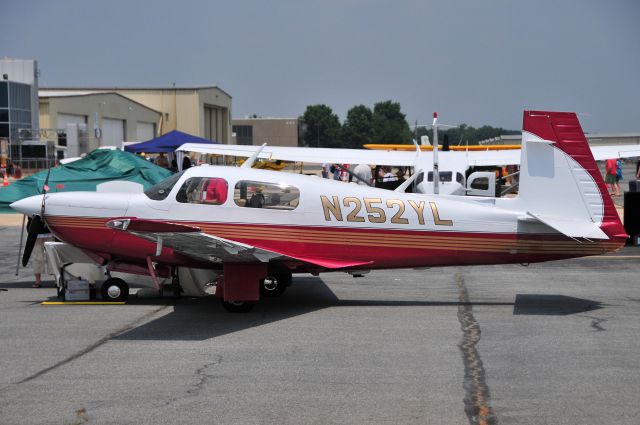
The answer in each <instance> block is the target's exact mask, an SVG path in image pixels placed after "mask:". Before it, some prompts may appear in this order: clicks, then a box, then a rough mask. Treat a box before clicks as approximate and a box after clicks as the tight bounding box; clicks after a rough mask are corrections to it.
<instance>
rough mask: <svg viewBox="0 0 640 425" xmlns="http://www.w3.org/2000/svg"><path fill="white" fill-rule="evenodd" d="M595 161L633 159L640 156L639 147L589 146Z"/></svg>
mask: <svg viewBox="0 0 640 425" xmlns="http://www.w3.org/2000/svg"><path fill="white" fill-rule="evenodd" d="M591 152H592V153H593V157H594V159H595V160H596V161H604V160H605V159H609V158H633V157H636V156H640V145H611V146H591Z"/></svg>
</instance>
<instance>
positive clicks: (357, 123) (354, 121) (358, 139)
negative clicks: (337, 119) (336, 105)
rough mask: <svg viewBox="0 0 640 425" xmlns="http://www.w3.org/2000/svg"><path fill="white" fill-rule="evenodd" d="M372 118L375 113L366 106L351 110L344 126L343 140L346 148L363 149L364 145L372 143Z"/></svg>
mask: <svg viewBox="0 0 640 425" xmlns="http://www.w3.org/2000/svg"><path fill="white" fill-rule="evenodd" d="M372 118H373V112H371V109H369V108H368V107H366V106H365V105H358V106H354V107H353V108H351V109H349V111H348V112H347V119H346V120H345V121H344V124H343V125H342V140H343V141H344V147H345V148H353V149H362V145H365V144H367V143H371V140H372V136H373V130H372V126H371V121H372Z"/></svg>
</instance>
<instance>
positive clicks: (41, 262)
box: [27, 219, 54, 288]
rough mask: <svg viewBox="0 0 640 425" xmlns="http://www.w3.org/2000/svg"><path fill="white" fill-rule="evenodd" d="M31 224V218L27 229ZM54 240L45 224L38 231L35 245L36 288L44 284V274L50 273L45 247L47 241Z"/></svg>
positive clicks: (34, 268)
mask: <svg viewBox="0 0 640 425" xmlns="http://www.w3.org/2000/svg"><path fill="white" fill-rule="evenodd" d="M30 226H31V219H29V221H28V222H27V229H29V227H30ZM52 241H54V238H53V234H51V231H50V230H49V228H48V227H47V225H46V224H43V226H42V229H40V231H39V232H38V237H37V238H36V243H35V245H34V246H33V274H34V275H35V278H36V281H35V283H34V284H33V285H31V286H32V287H34V288H40V287H41V286H42V275H43V274H49V273H48V264H47V253H46V251H45V249H44V244H45V242H52Z"/></svg>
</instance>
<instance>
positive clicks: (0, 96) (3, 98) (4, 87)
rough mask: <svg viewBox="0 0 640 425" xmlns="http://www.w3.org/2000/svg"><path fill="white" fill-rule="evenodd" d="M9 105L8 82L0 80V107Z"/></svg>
mask: <svg viewBox="0 0 640 425" xmlns="http://www.w3.org/2000/svg"><path fill="white" fill-rule="evenodd" d="M7 107H9V83H8V82H7V81H0V108H7Z"/></svg>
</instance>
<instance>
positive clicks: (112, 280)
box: [100, 277, 129, 302]
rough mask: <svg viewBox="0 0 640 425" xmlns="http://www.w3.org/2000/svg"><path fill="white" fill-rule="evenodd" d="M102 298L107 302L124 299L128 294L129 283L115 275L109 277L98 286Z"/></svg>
mask: <svg viewBox="0 0 640 425" xmlns="http://www.w3.org/2000/svg"><path fill="white" fill-rule="evenodd" d="M100 293H101V294H102V299H103V300H104V301H109V302H118V301H119V302H122V301H126V299H127V297H128V296H129V285H127V282H125V281H124V280H122V279H120V278H117V277H109V278H108V279H107V280H105V281H104V282H103V283H102V286H101V287H100Z"/></svg>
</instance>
